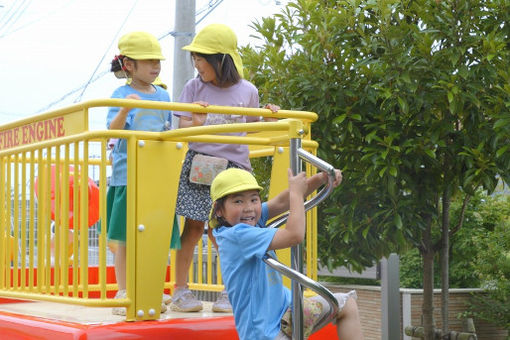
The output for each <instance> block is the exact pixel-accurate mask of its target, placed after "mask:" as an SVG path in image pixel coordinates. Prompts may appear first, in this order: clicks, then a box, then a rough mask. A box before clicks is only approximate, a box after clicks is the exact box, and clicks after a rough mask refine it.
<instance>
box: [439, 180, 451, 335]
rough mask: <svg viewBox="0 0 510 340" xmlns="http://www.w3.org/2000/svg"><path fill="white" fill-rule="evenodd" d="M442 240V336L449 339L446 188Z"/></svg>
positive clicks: (447, 190) (448, 248)
mask: <svg viewBox="0 0 510 340" xmlns="http://www.w3.org/2000/svg"><path fill="white" fill-rule="evenodd" d="M442 224H443V225H442V228H441V229H442V230H441V236H442V242H441V321H442V327H441V328H442V337H443V339H445V340H447V339H448V338H449V335H448V303H449V298H448V290H449V288H450V282H449V281H450V278H449V270H450V265H449V261H450V257H449V251H450V230H449V229H450V227H449V226H450V193H449V189H448V188H446V189H445V190H444V192H443V221H442Z"/></svg>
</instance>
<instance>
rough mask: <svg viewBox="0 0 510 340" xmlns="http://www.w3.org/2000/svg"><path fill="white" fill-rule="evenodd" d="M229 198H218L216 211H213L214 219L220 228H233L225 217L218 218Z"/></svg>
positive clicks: (215, 203) (215, 204)
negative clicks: (218, 212)
mask: <svg viewBox="0 0 510 340" xmlns="http://www.w3.org/2000/svg"><path fill="white" fill-rule="evenodd" d="M227 197H228V195H227V196H223V197H222V198H218V199H217V200H216V201H215V202H214V203H213V204H214V210H213V218H215V219H216V221H218V227H220V226H222V227H232V226H231V225H230V223H228V222H227V221H226V220H225V219H224V218H223V216H216V212H217V211H218V210H220V209H222V208H223V207H224V206H225V200H226V199H227Z"/></svg>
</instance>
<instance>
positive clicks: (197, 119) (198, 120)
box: [179, 101, 209, 128]
mask: <svg viewBox="0 0 510 340" xmlns="http://www.w3.org/2000/svg"><path fill="white" fill-rule="evenodd" d="M193 104H198V105H201V106H203V107H207V106H209V103H208V102H203V101H198V102H193ZM206 118H207V113H198V112H191V117H188V116H180V118H179V127H180V128H187V127H192V126H202V125H204V123H205V119H206Z"/></svg>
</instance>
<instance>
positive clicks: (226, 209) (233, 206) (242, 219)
mask: <svg viewBox="0 0 510 340" xmlns="http://www.w3.org/2000/svg"><path fill="white" fill-rule="evenodd" d="M261 213H262V203H261V201H260V195H259V191H258V190H247V191H242V192H239V193H235V194H231V195H228V196H227V198H226V199H225V202H224V205H223V207H222V208H221V209H220V210H219V211H218V212H217V215H218V216H219V217H223V219H224V220H225V221H226V222H228V223H229V224H230V225H232V226H234V225H236V224H239V223H245V224H249V225H251V226H255V225H256V224H257V222H258V220H259V219H260V215H261Z"/></svg>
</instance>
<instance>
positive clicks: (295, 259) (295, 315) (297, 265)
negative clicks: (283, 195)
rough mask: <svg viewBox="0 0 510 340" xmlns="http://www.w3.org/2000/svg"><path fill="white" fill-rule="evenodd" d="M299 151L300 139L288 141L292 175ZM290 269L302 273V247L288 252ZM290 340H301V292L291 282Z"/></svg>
mask: <svg viewBox="0 0 510 340" xmlns="http://www.w3.org/2000/svg"><path fill="white" fill-rule="evenodd" d="M299 149H301V139H300V138H292V139H291V140H290V148H289V151H290V169H291V170H292V174H293V175H297V174H298V173H300V172H301V160H300V158H299V154H298V150H299ZM290 259H291V268H292V269H294V270H296V271H298V272H299V273H302V272H303V246H302V245H301V244H298V245H296V246H294V247H292V248H291V250H290ZM292 325H293V329H292V339H294V340H303V339H304V332H303V290H302V288H301V284H300V283H299V282H298V281H296V280H292Z"/></svg>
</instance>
